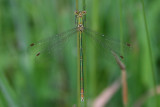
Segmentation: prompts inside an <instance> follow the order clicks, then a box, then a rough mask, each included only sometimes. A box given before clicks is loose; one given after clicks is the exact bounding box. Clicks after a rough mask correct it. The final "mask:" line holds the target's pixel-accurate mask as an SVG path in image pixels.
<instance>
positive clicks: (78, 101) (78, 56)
mask: <svg viewBox="0 0 160 107" xmlns="http://www.w3.org/2000/svg"><path fill="white" fill-rule="evenodd" d="M76 10H78V0H76ZM76 20H77V19H76ZM79 59H80V48H79V32H77V107H80V73H79V72H80V62H79Z"/></svg>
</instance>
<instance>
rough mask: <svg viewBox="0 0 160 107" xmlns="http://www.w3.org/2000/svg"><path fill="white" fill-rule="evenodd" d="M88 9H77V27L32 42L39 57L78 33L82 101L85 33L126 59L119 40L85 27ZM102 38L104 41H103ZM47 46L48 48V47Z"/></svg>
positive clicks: (125, 45) (82, 95) (106, 48)
mask: <svg viewBox="0 0 160 107" xmlns="http://www.w3.org/2000/svg"><path fill="white" fill-rule="evenodd" d="M85 16H86V11H75V23H76V27H75V28H72V29H70V30H68V31H67V32H63V33H60V34H58V35H55V36H52V37H49V38H47V39H45V40H42V41H39V42H37V43H32V44H30V47H31V49H32V48H33V47H35V48H36V52H35V56H36V57H39V56H41V55H42V54H43V53H46V52H47V51H50V50H52V49H54V48H55V47H56V46H57V45H59V43H61V42H63V41H65V40H66V39H68V38H70V37H71V36H73V34H76V33H78V34H77V38H78V39H77V42H78V52H79V53H78V54H79V59H78V61H79V71H80V96H81V101H84V67H83V66H84V65H83V64H84V60H83V58H84V57H83V54H84V53H83V44H82V43H83V42H82V40H83V39H82V38H83V35H82V34H85V36H89V37H91V38H93V39H94V40H95V42H97V43H98V44H100V45H101V46H102V47H103V49H104V50H107V52H109V54H112V52H115V53H116V54H117V55H119V57H120V58H121V59H124V56H122V55H120V53H121V52H120V43H119V42H117V41H113V40H112V39H110V38H108V37H104V36H105V35H102V34H100V33H97V32H95V31H92V30H90V29H89V28H87V27H85V24H84V21H85ZM74 36H75V35H74ZM102 39H104V41H103V42H102ZM123 47H124V48H127V47H130V44H128V43H126V44H123ZM46 48H47V49H46Z"/></svg>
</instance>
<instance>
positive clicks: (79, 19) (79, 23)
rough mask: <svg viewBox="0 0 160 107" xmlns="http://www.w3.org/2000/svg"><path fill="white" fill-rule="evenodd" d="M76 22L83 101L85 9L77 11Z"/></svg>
mask: <svg viewBox="0 0 160 107" xmlns="http://www.w3.org/2000/svg"><path fill="white" fill-rule="evenodd" d="M75 14H76V24H77V31H78V41H77V42H78V43H79V44H78V49H79V50H78V52H79V53H78V54H79V59H78V61H79V65H78V66H79V69H80V70H79V71H80V95H81V101H84V69H83V42H82V40H83V36H82V33H83V30H84V26H83V23H84V22H83V20H84V17H83V16H84V15H85V14H86V12H85V11H76V12H75Z"/></svg>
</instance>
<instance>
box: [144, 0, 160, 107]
mask: <svg viewBox="0 0 160 107" xmlns="http://www.w3.org/2000/svg"><path fill="white" fill-rule="evenodd" d="M141 2H142V8H143V17H144V24H145V31H146V38H147V44H148V49H149V58H150V63H151V72H152V76H153V84H154V93H155V95H156V103H157V107H159V101H158V95H157V92H156V85H157V82H156V76H155V72H154V64H153V57H152V49H151V42H150V36H149V30H148V24H147V19H146V13H145V7H144V0H141Z"/></svg>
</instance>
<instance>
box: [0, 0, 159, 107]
mask: <svg viewBox="0 0 160 107" xmlns="http://www.w3.org/2000/svg"><path fill="white" fill-rule="evenodd" d="M75 6H76V1H75V0H1V1H0V107H17V106H18V107H71V106H73V105H74V104H76V103H77V100H78V98H77V57H76V51H75V50H76V49H75V47H74V46H72V43H74V44H76V41H72V40H71V41H69V45H67V47H68V48H65V49H64V50H62V51H61V52H62V54H63V55H62V56H63V57H62V56H61V55H58V56H55V55H53V56H52V55H46V56H45V58H41V59H38V63H37V62H36V63H35V59H34V58H33V57H31V56H30V55H29V54H28V52H27V48H28V46H29V44H30V43H32V42H35V41H39V40H42V39H44V38H47V37H49V36H51V35H55V34H58V33H61V32H63V31H67V30H68V29H71V28H73V27H75V25H74V23H75V19H74V18H75V17H74V14H73V13H74V11H75V8H76V7H75ZM79 6H80V7H82V5H81V2H79ZM145 10H146V17H147V22H148V28H149V34H150V40H151V47H152V52H153V63H154V70H155V75H156V78H155V79H156V81H157V86H158V84H159V81H160V79H159V78H160V50H159V49H160V42H159V40H160V36H159V34H160V30H159V22H160V0H145ZM86 11H87V21H86V23H87V27H89V28H91V29H94V30H95V31H97V32H101V33H104V34H111V35H113V36H114V38H117V39H119V38H120V21H121V22H122V25H123V26H122V31H123V37H124V41H130V43H131V44H132V47H133V48H131V49H130V50H129V51H130V52H129V55H128V61H127V63H125V64H126V65H127V76H128V78H127V82H128V97H129V102H128V103H129V106H133V105H134V104H135V103H136V101H137V100H138V99H139V98H141V97H142V96H144V95H146V94H147V93H148V91H149V90H151V89H153V76H152V72H151V63H150V61H149V54H148V45H147V42H146V40H147V39H146V31H145V26H144V19H143V11H142V4H141V1H140V0H122V20H120V1H119V0H117V1H116V0H115V1H113V0H86ZM75 36H76V35H75ZM86 47H88V49H90V50H89V52H88V51H87V52H88V53H87V55H86V56H87V57H88V59H89V60H86V63H87V64H86V65H85V66H86V69H87V70H86V73H85V75H86V76H85V77H86V79H85V80H86V81H87V82H86V83H85V87H87V95H86V96H87V97H86V99H88V100H87V102H88V103H89V104H91V103H92V102H93V101H94V99H95V98H96V97H97V96H98V95H99V94H100V93H101V92H102V91H103V90H104V89H105V88H106V87H109V86H110V85H111V84H112V83H113V82H114V81H115V80H117V79H118V78H119V77H120V76H121V71H120V69H119V67H118V66H117V65H116V64H112V62H111V63H110V62H108V60H107V58H106V59H105V57H104V56H103V55H104V53H103V52H102V53H101V52H99V51H97V48H94V47H93V46H92V45H89V46H86ZM73 49H74V50H73ZM72 51H73V52H72ZM86 59H87V58H86ZM121 91H122V89H121V88H120V89H119V90H118V91H117V92H116V93H115V95H114V96H113V97H112V99H111V100H110V101H109V103H107V104H106V106H107V107H122V106H123V103H122V92H121ZM142 105H143V107H155V97H154V96H149V97H146V99H145V100H144V102H143V104H142Z"/></svg>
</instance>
